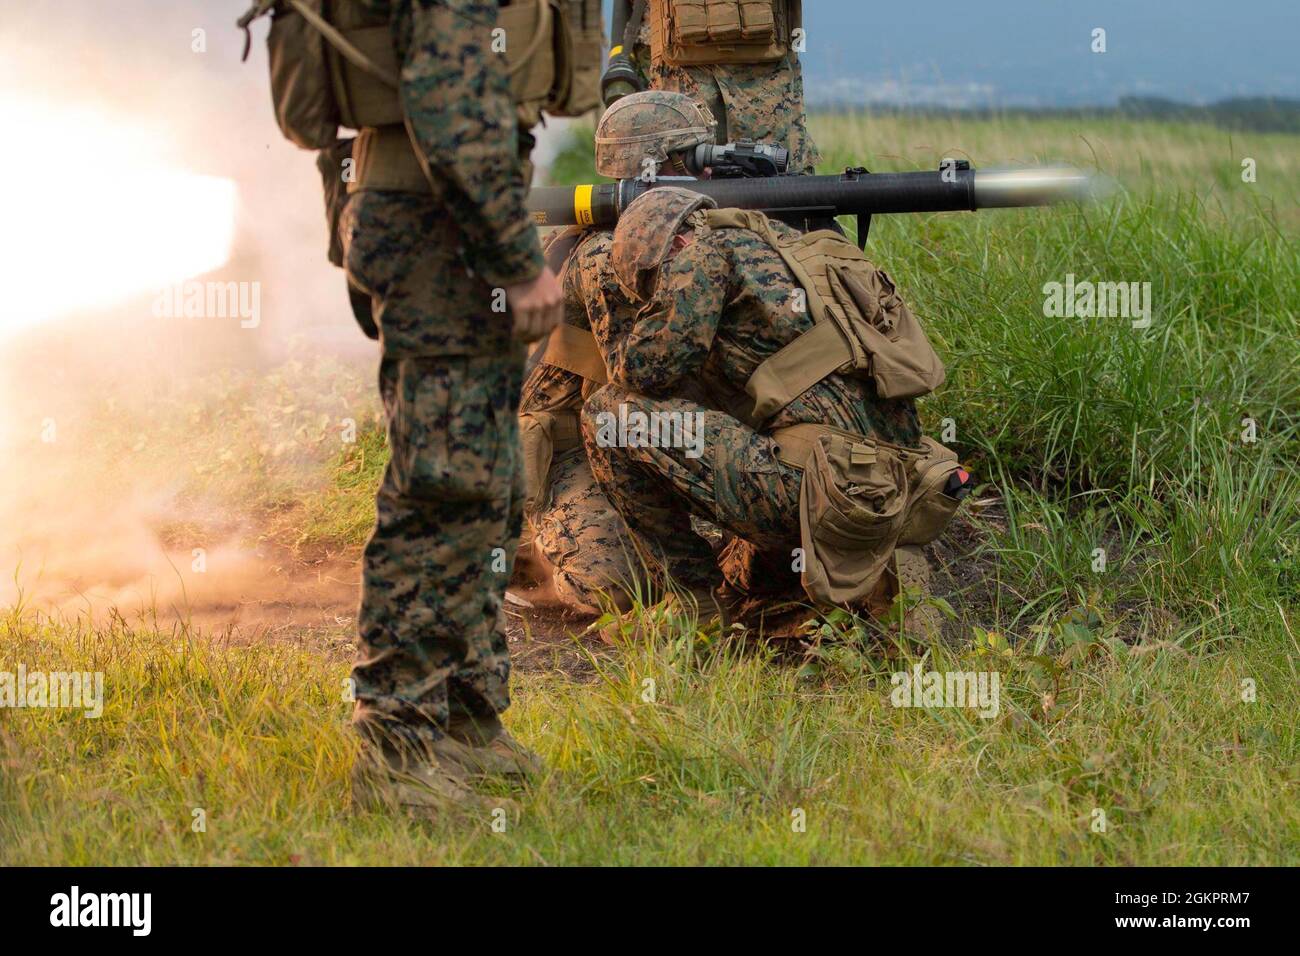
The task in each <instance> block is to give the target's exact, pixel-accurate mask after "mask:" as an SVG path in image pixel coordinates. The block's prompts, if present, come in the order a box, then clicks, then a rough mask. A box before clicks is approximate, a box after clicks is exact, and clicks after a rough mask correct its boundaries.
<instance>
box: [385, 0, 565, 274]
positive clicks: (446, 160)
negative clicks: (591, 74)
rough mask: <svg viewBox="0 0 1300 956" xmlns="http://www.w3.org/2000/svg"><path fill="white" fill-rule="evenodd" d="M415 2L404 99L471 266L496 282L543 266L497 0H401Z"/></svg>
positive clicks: (409, 4)
mask: <svg viewBox="0 0 1300 956" xmlns="http://www.w3.org/2000/svg"><path fill="white" fill-rule="evenodd" d="M399 2H400V4H401V5H402V6H404V7H406V8H407V9H408V10H409V14H410V17H409V21H408V22H409V29H410V37H409V39H410V42H409V43H408V44H407V46H406V58H405V61H404V62H403V64H402V89H401V95H402V106H403V108H404V110H405V112H406V116H407V119H408V120H409V123H410V130H411V135H412V136H413V137H414V139H415V142H416V145H417V147H418V148H419V149H420V150H421V151H422V152H423V153H424V155H425V156H426V157H427V158H428V160H429V167H430V171H431V172H432V174H433V176H434V177H436V178H438V179H440V180H441V181H442V184H443V186H444V190H443V194H444V196H445V200H446V203H447V205H448V207H449V208H450V211H451V212H452V214H453V215H454V216H455V218H456V221H457V223H458V224H459V226H460V228H461V231H462V232H463V233H464V236H465V240H466V257H467V259H468V260H469V264H470V266H471V268H473V269H474V271H475V272H477V273H478V274H479V275H481V276H483V277H484V278H485V279H486V280H487V281H488V282H489V283H492V284H493V285H512V284H514V283H518V282H524V281H526V280H528V279H531V278H533V277H534V276H536V275H537V274H538V273H539V272H541V271H542V253H541V249H540V247H539V245H538V240H537V230H536V229H535V228H534V226H533V222H532V219H531V218H530V217H529V215H528V213H527V211H526V210H525V208H524V197H525V196H526V194H527V191H528V184H527V183H525V182H524V178H523V163H522V161H521V158H520V155H519V134H518V121H517V119H516V112H515V103H514V99H513V97H512V96H511V93H510V85H509V81H508V78H507V75H506V65H505V58H504V57H503V56H501V55H500V54H498V53H494V52H492V51H491V47H490V44H491V40H492V30H493V28H494V27H495V26H496V22H497V9H498V8H497V3H496V0H399Z"/></svg>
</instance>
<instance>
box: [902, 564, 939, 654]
mask: <svg viewBox="0 0 1300 956" xmlns="http://www.w3.org/2000/svg"><path fill="white" fill-rule="evenodd" d="M893 565H894V568H893V570H894V576H895V578H896V579H897V581H898V593H900V594H901V593H903V592H908V594H909V598H910V599H912V600H916V599H919V600H920V603H919V604H914V605H913V606H912V607H910V608H909V609H908V611H907V613H906V615H905V616H904V618H903V635H904V636H905V637H907V638H910V639H912V640H915V641H921V642H923V643H930V642H933V641H936V640H938V639H939V638H941V637H942V636H943V615H942V614H941V613H940V611H939V609H938V608H937V607H935V606H934V605H933V604H931V603H930V602H929V601H928V600H927V599H928V598H929V597H930V596H931V593H932V592H931V589H930V562H929V561H927V560H926V557H925V552H924V551H922V550H921V549H920V548H919V547H917V546H916V545H912V544H908V545H903V546H901V547H898V548H895V549H894V557H893Z"/></svg>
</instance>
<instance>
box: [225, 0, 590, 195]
mask: <svg viewBox="0 0 1300 956" xmlns="http://www.w3.org/2000/svg"><path fill="white" fill-rule="evenodd" d="M268 12H269V13H272V14H273V17H272V22H271V31H270V34H269V35H268V37H267V47H268V51H269V54H270V66H271V95H272V100H273V102H274V105H275V115H276V120H277V122H278V123H279V125H280V129H281V132H283V133H284V135H285V136H286V137H287V138H288V139H289V140H291V141H292V142H294V143H296V144H297V145H299V146H301V147H303V148H304V149H325V148H328V147H330V146H332V145H333V143H334V140H335V137H336V136H337V134H338V128H339V127H340V126H343V127H347V128H349V129H355V130H360V131H361V136H360V137H359V138H358V142H357V144H356V147H355V150H354V157H353V158H354V161H355V173H356V176H355V179H354V181H353V182H352V183H351V184H350V186H349V188H350V190H356V189H361V188H377V189H397V190H402V191H414V192H426V191H428V189H429V182H428V178H427V175H426V171H425V169H424V168H423V163H424V158H423V157H422V156H421V155H419V154H418V152H417V150H415V149H413V148H412V146H411V142H410V138H409V137H408V135H407V131H406V129H405V128H404V127H405V116H404V114H403V111H402V104H401V99H400V97H399V95H398V86H399V82H400V81H399V77H400V73H401V64H400V63H398V60H397V53H396V51H395V50H394V49H393V43H392V33H391V30H390V28H389V25H388V23H387V20H386V19H376V18H375V17H374V15H373V14H372V13H371V12H370V11H369V10H368V8H367V7H365V6H364V5H363V4H361V3H359V2H356V0H257V2H256V3H255V4H254V6H253V7H252V8H251V9H250V10H249V11H248V12H247V13H245V14H244V16H243V17H241V18H240V21H239V24H240V26H241V27H243V28H244V29H245V31H247V29H248V25H249V24H250V23H251V22H252V21H253V20H254V19H256V18H257V17H260V16H262V15H263V14H266V13H268ZM497 27H498V29H499V30H501V31H503V32H501V33H499V34H494V35H492V36H488V35H485V37H484V42H485V44H490V43H492V42H494V41H495V39H496V38H497V37H499V38H500V39H501V40H502V41H503V42H504V43H505V44H506V45H505V49H504V51H503V55H504V57H505V60H506V63H507V69H508V71H509V75H510V84H511V91H512V93H513V96H514V99H515V102H516V103H517V104H518V105H519V109H520V115H521V118H525V119H526V120H527V121H528V125H531V121H532V118H533V117H535V116H537V115H539V114H540V111H541V110H546V111H547V112H549V113H553V114H555V115H558V116H580V115H582V114H584V113H586V112H588V111H590V110H592V109H594V108H595V107H596V106H598V105H599V102H600V65H601V62H600V61H601V57H600V50H601V40H602V29H601V14H600V2H599V0H515V2H512V3H508V4H503V6H502V7H501V10H500V13H499V15H498V18H497ZM245 56H247V46H246V47H245Z"/></svg>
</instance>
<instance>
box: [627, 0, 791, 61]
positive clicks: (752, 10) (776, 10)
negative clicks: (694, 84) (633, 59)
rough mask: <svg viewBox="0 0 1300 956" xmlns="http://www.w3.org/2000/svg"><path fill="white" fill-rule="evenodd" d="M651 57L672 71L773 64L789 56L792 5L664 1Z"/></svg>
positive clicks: (779, 0) (782, 1) (751, 0)
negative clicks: (715, 66)
mask: <svg viewBox="0 0 1300 956" xmlns="http://www.w3.org/2000/svg"><path fill="white" fill-rule="evenodd" d="M657 10H658V16H657V18H656V20H655V22H654V23H652V24H651V39H650V43H651V52H652V55H653V56H654V57H655V58H656V59H662V60H663V61H664V62H665V63H668V64H669V65H670V66H695V65H704V64H713V63H773V62H776V61H778V60H780V59H782V58H783V57H785V55H786V53H787V52H788V51H789V47H790V30H791V26H792V19H793V16H792V13H791V11H790V9H789V4H788V2H787V0H664V2H663V3H660V4H657Z"/></svg>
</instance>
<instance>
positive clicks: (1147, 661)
mask: <svg viewBox="0 0 1300 956" xmlns="http://www.w3.org/2000/svg"><path fill="white" fill-rule="evenodd" d="M1258 625H1259V628H1258V630H1257V631H1256V632H1255V633H1254V634H1252V635H1251V636H1249V637H1245V638H1242V639H1239V640H1236V641H1233V642H1232V645H1231V647H1225V646H1223V645H1222V644H1220V645H1218V646H1217V647H1216V646H1211V645H1209V644H1204V645H1200V646H1197V647H1193V648H1191V649H1190V650H1176V651H1175V650H1172V649H1166V648H1145V649H1142V648H1139V649H1130V648H1129V647H1128V646H1127V645H1124V644H1122V643H1118V642H1111V641H1107V640H1105V639H1103V638H1100V637H1099V638H1097V639H1095V640H1086V641H1083V642H1080V643H1077V644H1075V645H1072V647H1074V649H1075V651H1076V652H1078V651H1081V653H1075V652H1067V653H1065V654H1062V655H1059V656H1058V657H1057V658H1056V660H1057V661H1058V662H1059V664H1058V665H1054V666H1059V668H1060V670H1059V673H1057V674H1056V681H1057V683H1056V684H1055V686H1054V685H1053V683H1052V681H1051V680H1050V679H1048V678H1046V676H1045V674H1046V672H1045V671H1043V670H1042V669H1041V668H1040V666H1039V665H1038V664H1036V663H1034V662H1031V661H1030V660H1029V659H1028V658H1029V654H1030V650H1031V649H1019V650H1016V651H1012V650H1010V649H1007V650H1004V651H1000V652H997V653H993V654H991V655H990V656H984V657H981V656H979V655H978V651H977V650H976V649H975V648H974V647H973V645H972V646H968V647H965V648H955V649H951V650H939V651H937V652H936V654H935V655H934V657H933V658H932V659H929V660H927V661H926V662H925V665H924V666H925V667H926V668H936V669H946V668H961V669H979V670H988V669H990V668H997V669H999V671H1000V673H1002V674H1003V675H1004V676H1003V680H1004V681H1005V683H1004V686H1003V691H1002V697H1001V711H1000V714H999V715H998V716H997V717H996V718H995V719H992V720H982V719H980V718H978V717H975V716H973V715H971V714H970V713H968V712H965V711H957V710H933V709H931V710H924V709H903V708H896V707H894V706H891V704H890V700H889V695H890V682H889V678H888V675H889V673H890V671H892V670H894V669H895V668H899V669H901V668H905V667H907V666H909V665H910V663H911V661H910V659H907V658H904V659H898V660H887V659H886V658H885V657H883V656H882V655H880V654H864V653H859V652H858V651H856V650H852V649H849V648H846V647H844V646H843V645H835V646H830V647H827V648H826V649H825V651H824V652H823V653H822V654H819V655H818V656H817V658H816V659H815V661H816V666H813V667H808V666H805V667H803V668H800V669H796V668H795V667H793V666H788V665H782V664H777V663H774V662H772V661H771V660H769V659H768V658H767V657H766V656H765V655H762V654H758V653H738V652H736V651H734V650H727V649H721V650H715V651H712V652H703V651H700V650H699V649H698V648H695V647H693V645H692V644H691V643H690V642H687V641H682V640H680V639H675V635H679V634H681V633H684V632H687V631H689V630H690V623H689V620H686V619H684V618H677V617H674V618H670V619H667V620H666V621H665V622H663V624H662V629H661V630H652V631H651V633H650V634H648V635H646V636H644V637H643V639H642V640H640V641H638V642H629V643H626V644H625V645H624V646H623V647H621V648H620V649H619V651H618V653H617V654H614V655H612V656H610V657H608V658H607V659H605V660H603V661H602V662H601V664H600V669H599V672H598V678H597V679H596V680H595V681H594V682H592V683H584V684H575V683H571V682H567V681H564V680H557V679H554V678H548V677H544V676H541V675H533V676H530V677H528V678H526V679H523V680H520V681H518V682H517V683H516V688H515V696H516V699H517V700H516V704H515V706H514V707H513V708H512V710H511V712H510V723H511V725H512V727H513V728H514V730H515V732H516V733H517V734H518V735H519V736H520V737H522V738H523V739H525V740H528V741H529V742H530V743H532V744H533V745H534V746H535V747H536V748H537V749H538V750H539V751H540V752H541V754H542V755H543V756H544V757H545V758H546V761H547V764H548V767H549V771H548V776H547V777H546V778H545V779H544V780H542V781H541V782H539V784H538V785H537V786H536V787H535V788H534V789H532V790H531V791H529V792H528V793H526V794H523V795H522V796H520V797H519V799H518V803H519V807H520V811H519V812H518V814H513V813H512V815H511V816H509V818H508V822H507V825H506V829H505V831H504V832H496V831H494V830H493V828H492V818H491V816H490V815H489V814H487V813H479V814H465V815H461V816H456V817H449V818H448V819H445V820H441V821H439V822H437V823H434V824H418V823H412V822H408V821H406V820H404V819H401V818H394V817H391V816H388V815H385V814H376V813H369V812H364V813H360V812H352V811H351V810H350V807H349V797H348V782H347V781H348V771H349V767H350V764H351V760H352V758H353V753H354V749H355V743H354V740H353V738H352V736H351V734H350V733H349V731H348V729H347V726H346V721H347V717H348V710H349V707H348V704H347V703H346V702H345V701H344V700H343V694H342V687H343V681H344V678H345V677H346V673H347V667H346V664H345V663H344V662H342V661H339V660H331V659H327V658H325V657H323V656H322V655H320V654H318V653H315V652H313V651H311V650H307V649H302V648H295V647H291V646H285V645H262V646H254V647H240V648H234V647H226V646H222V645H219V644H214V643H212V642H209V641H207V640H192V639H186V638H184V637H182V636H177V635H173V634H159V633H153V632H141V631H138V630H128V629H123V628H120V627H116V628H107V629H101V630H99V631H96V632H93V633H92V632H89V631H82V632H76V631H75V630H68V629H65V628H49V627H43V626H41V625H40V624H38V623H35V622H33V621H31V620H30V618H29V619H28V620H27V621H25V622H23V623H19V622H17V621H14V620H11V621H9V622H8V623H7V624H6V625H5V626H4V628H3V634H2V635H0V636H2V637H3V642H2V643H0V646H2V647H3V651H2V652H0V662H2V663H3V664H8V665H12V663H13V662H14V661H16V660H23V661H26V662H27V666H28V667H29V668H35V667H37V666H44V667H49V668H53V667H55V666H58V667H64V668H67V667H73V668H81V669H87V670H90V669H102V670H103V671H104V672H105V683H106V687H107V688H108V691H109V695H108V696H109V701H110V703H109V705H108V706H107V708H106V710H105V712H104V715H103V717H102V718H100V719H99V720H97V721H96V720H89V719H84V718H81V717H78V716H74V715H71V714H67V713H62V712H59V711H41V712H37V711H28V712H18V713H16V714H13V715H11V716H9V717H8V718H6V720H5V724H4V725H3V737H0V741H3V743H2V745H0V759H3V761H4V763H5V767H6V770H7V773H6V774H5V776H4V783H3V784H2V785H0V806H3V808H4V814H3V817H0V837H3V840H0V846H3V847H4V850H3V857H4V859H5V862H7V863H13V864H19V863H37V864H39V863H46V862H54V861H58V862H65V863H73V864H83V863H84V864H101V863H117V864H127V863H174V862H183V863H249V862H266V863H277V864H287V863H304V864H312V863H524V864H526V863H541V862H545V863H588V864H591V863H628V864H633V863H641V864H645V863H680V864H693V863H740V862H746V863H1035V864H1055V863H1076V864H1078V863H1097V864H1103V863H1104V864H1133V863H1176V862H1179V863H1197V864H1211V863H1228V864H1244V863H1284V862H1294V861H1295V854H1296V844H1297V836H1298V835H1300V803H1297V801H1295V800H1294V799H1286V796H1287V794H1288V793H1289V794H1290V795H1291V796H1294V787H1295V785H1296V782H1297V780H1296V778H1297V770H1296V768H1297V766H1300V760H1298V758H1300V752H1298V749H1297V739H1296V729H1295V721H1294V714H1295V712H1296V708H1297V706H1300V694H1298V693H1297V686H1298V685H1297V682H1296V675H1295V673H1294V670H1293V666H1294V664H1293V661H1290V660H1288V654H1290V653H1294V652H1295V651H1296V650H1297V648H1296V647H1295V645H1294V643H1293V642H1292V641H1291V640H1289V639H1288V638H1287V636H1286V634H1285V631H1284V628H1283V627H1282V625H1281V622H1280V618H1278V617H1277V616H1276V615H1275V616H1274V618H1273V619H1272V620H1271V621H1268V620H1261V621H1260V622H1258ZM1245 678H1251V679H1253V680H1254V682H1255V687H1256V693H1257V698H1256V699H1255V701H1254V702H1253V703H1247V702H1243V701H1242V699H1241V693H1242V687H1243V684H1242V681H1243V680H1244V679H1245ZM647 680H650V681H653V694H652V695H651V694H648V692H647V691H648V688H649V687H650V686H651V685H648V684H647V683H646V681H647ZM1049 693H1050V694H1051V697H1050V699H1048V698H1046V697H1045V696H1044V695H1045V694H1049ZM36 741H42V742H43V743H42V744H41V745H40V746H35V745H34V744H35V742H36ZM196 810H201V811H202V812H203V816H204V823H205V827H206V829H205V830H204V831H203V832H196V831H195V829H194V826H195V820H196V817H195V811H196ZM799 811H802V814H800V813H799ZM1097 811H1101V813H1104V815H1105V817H1104V820H1105V830H1104V832H1097V831H1096V829H1095V827H1096V825H1097V822H1098V821H1099V820H1101V817H1100V816H1098V813H1097ZM800 816H802V818H803V820H804V821H805V828H804V830H803V831H802V832H800V831H798V830H796V828H795V823H796V821H797V820H798V819H799V818H800Z"/></svg>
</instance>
